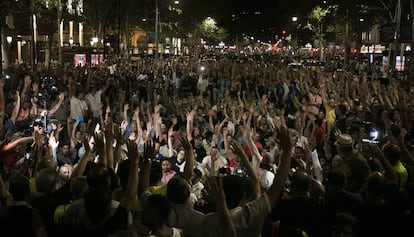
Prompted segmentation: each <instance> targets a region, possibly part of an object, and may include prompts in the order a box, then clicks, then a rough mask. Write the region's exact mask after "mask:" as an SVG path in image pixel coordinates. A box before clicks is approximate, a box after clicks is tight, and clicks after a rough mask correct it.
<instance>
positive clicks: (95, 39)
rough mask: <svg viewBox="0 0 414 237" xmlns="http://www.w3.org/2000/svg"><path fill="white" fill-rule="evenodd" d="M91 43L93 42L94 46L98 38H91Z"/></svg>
mask: <svg viewBox="0 0 414 237" xmlns="http://www.w3.org/2000/svg"><path fill="white" fill-rule="evenodd" d="M92 42H93V43H94V44H96V43H98V37H96V36H95V37H93V38H92Z"/></svg>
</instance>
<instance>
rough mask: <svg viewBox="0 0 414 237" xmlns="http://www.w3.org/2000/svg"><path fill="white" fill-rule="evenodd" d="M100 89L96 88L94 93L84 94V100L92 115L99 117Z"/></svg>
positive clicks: (100, 104)
mask: <svg viewBox="0 0 414 237" xmlns="http://www.w3.org/2000/svg"><path fill="white" fill-rule="evenodd" d="M101 95H102V91H101V90H98V91H97V92H96V93H95V95H92V94H91V93H88V94H87V95H86V96H85V100H86V102H87V103H88V105H89V109H90V110H91V111H92V114H93V117H95V118H99V117H100V116H99V108H100V107H101V106H102V102H101Z"/></svg>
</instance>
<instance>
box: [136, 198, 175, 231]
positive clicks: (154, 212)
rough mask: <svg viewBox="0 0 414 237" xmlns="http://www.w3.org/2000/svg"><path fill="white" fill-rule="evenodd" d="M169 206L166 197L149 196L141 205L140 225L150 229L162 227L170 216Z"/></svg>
mask: <svg viewBox="0 0 414 237" xmlns="http://www.w3.org/2000/svg"><path fill="white" fill-rule="evenodd" d="M170 211H171V206H170V202H169V200H168V199H167V197H165V196H162V195H158V194H156V195H150V196H149V197H148V198H147V200H146V201H145V202H144V203H143V210H142V223H143V224H144V225H146V226H148V227H149V228H151V229H155V228H158V227H160V226H162V225H163V224H164V223H165V222H166V221H167V219H168V216H169V215H170Z"/></svg>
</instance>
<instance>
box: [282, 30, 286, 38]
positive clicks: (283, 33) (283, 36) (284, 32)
mask: <svg viewBox="0 0 414 237" xmlns="http://www.w3.org/2000/svg"><path fill="white" fill-rule="evenodd" d="M285 37H286V30H282V39H284V38H285Z"/></svg>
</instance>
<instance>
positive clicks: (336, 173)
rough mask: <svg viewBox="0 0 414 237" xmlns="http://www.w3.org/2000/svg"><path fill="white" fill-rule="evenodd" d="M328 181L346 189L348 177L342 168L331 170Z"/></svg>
mask: <svg viewBox="0 0 414 237" xmlns="http://www.w3.org/2000/svg"><path fill="white" fill-rule="evenodd" d="M328 183H329V185H330V186H332V187H334V188H335V189H338V190H341V189H344V188H345V185H346V177H345V173H344V171H343V170H340V169H332V170H330V171H329V172H328Z"/></svg>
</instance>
